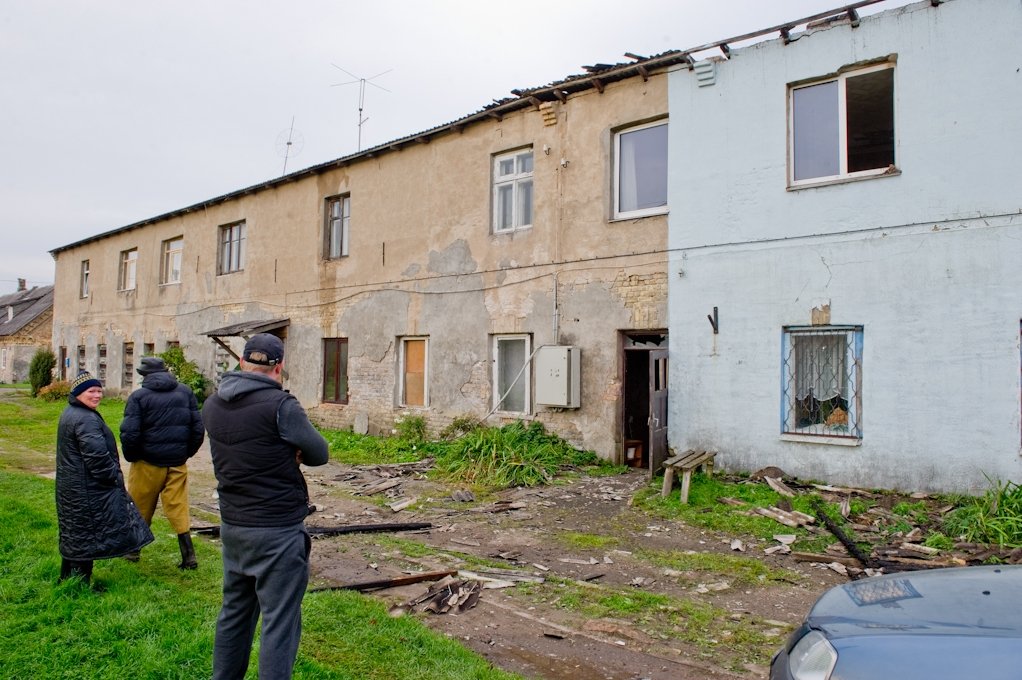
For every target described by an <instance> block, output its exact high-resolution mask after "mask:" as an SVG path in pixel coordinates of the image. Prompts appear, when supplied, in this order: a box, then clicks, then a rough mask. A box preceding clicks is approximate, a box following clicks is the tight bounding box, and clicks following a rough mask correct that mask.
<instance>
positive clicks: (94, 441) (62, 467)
mask: <svg viewBox="0 0 1022 680" xmlns="http://www.w3.org/2000/svg"><path fill="white" fill-rule="evenodd" d="M102 399H103V383H101V382H100V381H99V380H97V379H96V378H94V377H93V376H92V375H90V374H89V373H87V372H85V371H82V372H81V373H79V374H78V377H77V378H75V380H74V382H72V383H71V395H70V396H69V397H68V400H67V401H68V404H69V405H68V407H67V408H65V409H64V412H63V413H61V414H60V423H59V424H58V426H57V525H58V528H59V532H60V536H59V548H60V556H61V558H62V559H61V563H60V579H59V580H60V581H63V580H65V579H67V578H71V577H73V576H78V577H81V579H82V581H84V582H85V583H88V582H89V581H90V579H91V578H92V563H93V561H94V560H101V559H107V558H111V557H121V556H123V555H127V554H128V553H133V552H138V551H139V550H141V549H142V548H143V547H144V546H146V545H149V544H150V543H152V541H153V534H152V532H151V531H150V530H149V527H148V526H147V525H146V523H145V520H144V519H142V515H141V514H139V512H138V509H137V508H136V507H135V504H134V503H133V502H132V500H131V497H130V496H129V495H128V492H127V491H126V490H125V488H124V476H123V475H122V474H121V466H120V460H119V459H118V457H117V442H116V440H115V439H114V434H113V432H111V431H110V428H109V427H107V425H106V422H104V420H103V416H101V415H100V414H99V411H97V410H96V408H97V407H98V406H99V402H100V401H102Z"/></svg>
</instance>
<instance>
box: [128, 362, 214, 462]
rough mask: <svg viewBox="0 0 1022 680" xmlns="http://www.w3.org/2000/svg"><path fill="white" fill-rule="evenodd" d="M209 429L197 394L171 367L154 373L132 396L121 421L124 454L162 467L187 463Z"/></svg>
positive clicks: (146, 378)
mask: <svg viewBox="0 0 1022 680" xmlns="http://www.w3.org/2000/svg"><path fill="white" fill-rule="evenodd" d="M204 437H205V431H204V430H203V429H202V414H201V413H199V402H198V400H197V399H196V398H195V394H194V393H193V392H192V391H191V389H189V388H188V387H187V386H186V385H182V384H181V383H179V382H178V381H177V378H175V377H174V376H173V375H172V374H171V373H170V372H169V371H159V372H157V373H150V374H149V375H147V376H146V377H145V378H143V379H142V387H141V388H139V389H137V390H135V391H134V392H132V393H131V395H130V396H129V397H128V402H127V403H126V404H125V405H124V420H122V421H121V446H122V447H123V448H124V458H125V459H126V460H128V461H131V462H135V461H137V460H144V461H145V462H147V463H149V464H150V465H156V466H158V467H176V466H178V465H184V464H185V463H186V462H187V461H188V459H189V458H191V457H192V456H194V455H195V452H196V451H198V450H199V447H200V446H202V441H203V439H204Z"/></svg>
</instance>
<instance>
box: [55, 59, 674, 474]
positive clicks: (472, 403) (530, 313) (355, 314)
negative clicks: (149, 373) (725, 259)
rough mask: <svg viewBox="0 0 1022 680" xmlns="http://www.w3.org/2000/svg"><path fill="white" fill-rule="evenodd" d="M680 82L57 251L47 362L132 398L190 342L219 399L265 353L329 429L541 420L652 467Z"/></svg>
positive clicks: (259, 191) (238, 195)
mask: <svg viewBox="0 0 1022 680" xmlns="http://www.w3.org/2000/svg"><path fill="white" fill-rule="evenodd" d="M688 61H689V60H688V59H687V55H685V54H683V53H679V52H672V53H667V54H665V55H660V56H655V57H648V58H639V59H635V60H633V61H632V62H628V63H623V64H618V65H613V66H606V65H600V66H595V67H589V68H588V69H587V73H586V74H584V75H579V76H574V77H571V78H568V79H566V80H563V81H560V82H556V83H553V84H551V85H547V86H543V87H539V88H534V89H530V90H527V91H516V92H514V93H513V94H514V97H511V98H508V99H505V100H501V101H498V102H495V103H493V104H491V105H489V106H487V107H485V108H484V109H482V110H480V111H478V112H476V113H473V114H470V115H468V116H465V117H463V118H461V119H458V120H456V121H454V122H452V123H450V124H446V125H442V126H439V127H436V128H433V129H430V130H427V131H425V132H421V133H417V134H413V135H410V136H408V137H404V138H401V139H397V140H394V141H393V142H390V143H387V144H384V145H381V146H377V147H375V148H372V149H368V150H366V151H363V152H360V153H357V154H354V155H350V156H346V157H343V158H339V159H337V160H335V161H331V162H328V163H324V164H321V165H317V166H315V167H311V168H308V169H305V170H301V171H298V172H294V173H291V174H289V175H287V176H285V177H282V178H277V179H273V180H270V181H267V182H265V183H263V184H260V185H257V186H252V187H248V188H244V189H240V190H238V191H235V192H232V193H230V194H227V195H224V196H220V197H217V198H213V199H210V200H208V201H204V202H201V203H198V204H196V205H191V206H187V207H183V208H181V209H179V210H175V211H172V212H170V213H167V214H164V215H159V216H156V217H153V218H151V219H145V220H142V221H140V222H137V223H134V224H130V225H127V226H123V227H119V228H115V229H112V230H110V231H107V232H105V233H102V234H98V235H96V236H93V237H89V238H85V239H82V240H80V241H78V242H75V243H71V244H68V245H66V246H63V247H60V248H57V249H56V250H54V251H52V255H53V256H54V258H55V260H56V282H57V283H56V293H55V305H54V336H53V346H54V351H55V353H57V354H58V356H59V358H60V364H61V366H62V367H65V370H66V371H72V372H73V371H75V370H77V369H78V368H87V369H89V370H92V371H94V372H96V373H97V374H98V375H99V376H100V377H101V378H103V379H104V380H106V382H107V386H108V387H109V388H111V389H115V390H116V389H120V390H122V391H129V390H130V389H131V388H132V387H133V386H134V385H135V382H134V381H135V379H136V377H135V376H134V371H133V368H134V365H135V363H136V362H137V361H138V358H139V357H141V356H143V355H147V354H152V353H154V352H161V351H163V350H165V349H166V348H167V347H168V346H169V345H172V344H179V345H180V347H181V348H182V349H183V350H184V352H185V355H186V356H187V357H188V358H190V359H191V360H193V361H195V362H196V363H197V364H198V365H199V367H200V368H201V369H202V370H203V371H204V372H206V373H207V375H209V376H211V377H212V376H213V375H214V374H216V373H219V372H223V371H224V370H229V369H231V368H233V367H234V366H235V365H236V362H237V355H238V354H239V353H240V351H241V347H242V345H243V343H244V337H246V336H248V335H250V334H252V333H255V332H260V331H267V332H272V333H276V334H278V335H280V336H281V337H282V338H284V340H285V346H286V352H287V358H286V366H285V368H286V371H287V378H286V383H285V387H286V388H287V389H289V390H290V391H291V392H293V393H294V394H295V395H296V396H297V397H298V398H299V400H300V401H301V402H302V403H303V405H304V406H305V407H306V409H307V410H308V411H309V412H310V415H311V416H312V417H313V418H314V419H315V420H316V421H318V422H319V423H321V424H324V425H327V426H333V427H354V428H355V429H356V430H358V431H369V432H389V431H390V430H391V428H392V427H393V424H394V421H395V419H397V418H400V417H402V415H403V414H405V413H413V414H417V415H421V416H423V417H424V418H425V419H426V420H427V422H428V424H429V426H430V427H431V429H433V430H434V431H436V430H439V429H441V428H442V427H443V426H445V425H446V424H448V423H450V422H451V421H452V420H453V419H455V418H457V417H460V416H470V417H473V418H480V419H483V420H486V421H488V422H491V423H499V422H502V421H504V420H507V419H517V418H524V419H540V420H541V421H543V423H544V424H545V425H546V426H547V428H548V429H549V430H550V431H552V432H555V433H557V434H559V435H561V436H562V437H564V438H566V439H567V440H569V441H571V442H573V443H574V444H576V445H578V446H579V447H583V448H586V449H591V450H594V451H596V452H597V453H599V454H600V455H601V456H603V457H605V458H608V459H616V460H621V461H625V460H628V461H629V462H633V463H634V464H637V465H638V464H649V463H650V461H651V455H652V458H656V457H659V458H660V459H662V456H663V453H664V451H665V447H666V427H665V424H666V420H665V418H660V419H658V420H657V421H655V423H663V425H657V426H655V427H651V425H650V422H651V421H650V418H649V412H650V409H651V408H659V409H660V411H661V412H664V411H665V410H666V388H667V383H666V367H665V366H666V364H665V361H666V355H667V333H666V328H667V313H666V312H667V253H666V249H667V129H668V117H667V71H668V69H670V68H672V67H676V66H678V65H682V67H683V68H688ZM651 451H652V454H651Z"/></svg>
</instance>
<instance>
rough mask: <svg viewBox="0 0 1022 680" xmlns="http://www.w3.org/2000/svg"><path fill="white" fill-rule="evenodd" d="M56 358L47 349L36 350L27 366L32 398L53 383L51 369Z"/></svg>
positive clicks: (55, 362) (54, 364)
mask: <svg viewBox="0 0 1022 680" xmlns="http://www.w3.org/2000/svg"><path fill="white" fill-rule="evenodd" d="M56 365H57V358H56V357H55V356H53V352H51V351H50V350H48V349H41V350H38V351H37V352H36V353H35V355H34V356H33V357H32V363H31V364H29V366H28V382H29V384H30V385H31V387H32V396H33V397H35V396H38V395H39V390H41V389H42V388H44V387H46V386H47V385H49V384H50V383H51V382H53V367H54V366H56Z"/></svg>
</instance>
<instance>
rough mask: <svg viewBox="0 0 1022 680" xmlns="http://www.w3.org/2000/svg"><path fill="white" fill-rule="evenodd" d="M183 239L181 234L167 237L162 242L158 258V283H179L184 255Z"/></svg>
mask: <svg viewBox="0 0 1022 680" xmlns="http://www.w3.org/2000/svg"><path fill="white" fill-rule="evenodd" d="M184 249H185V239H184V237H183V236H177V237H175V238H170V239H167V240H166V241H164V242H163V255H162V257H161V258H160V284H161V285H164V286H165V285H167V284H169V283H181V261H182V259H181V258H182V256H183V255H184Z"/></svg>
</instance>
